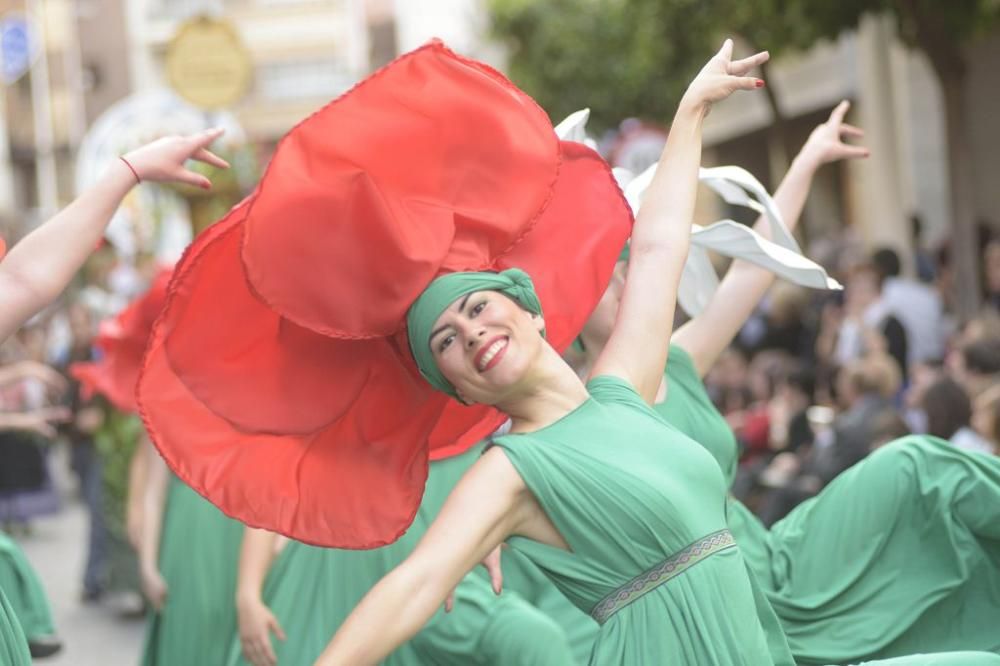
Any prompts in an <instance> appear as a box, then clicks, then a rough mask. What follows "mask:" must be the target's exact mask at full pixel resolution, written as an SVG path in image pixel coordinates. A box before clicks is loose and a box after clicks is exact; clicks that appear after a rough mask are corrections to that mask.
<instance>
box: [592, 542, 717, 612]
mask: <svg viewBox="0 0 1000 666" xmlns="http://www.w3.org/2000/svg"><path fill="white" fill-rule="evenodd" d="M735 545H736V542H735V541H734V540H733V535H732V534H730V533H729V530H719V531H718V532H713V533H712V534H709V535H708V536H706V537H703V538H701V539H698V540H697V541H695V542H694V543H692V544H691V545H690V546H687V547H686V548H684V549H683V550H681V551H680V552H677V553H674V554H673V555H671V556H670V557H668V558H667V559H665V560H664V561H663V562H660V563H659V564H657V565H656V566H655V567H653V568H651V569H647V570H646V571H644V572H643V573H641V574H639V575H638V576H636V577H635V578H633V579H632V580H630V581H629V582H627V583H625V584H624V585H622V586H621V587H619V588H618V589H616V590H615V591H613V592H611V593H610V594H608V595H607V596H606V597H604V598H603V599H601V600H600V601H599V602H598V603H597V605H596V606H594V608H593V610H591V611H590V616H591V617H593V618H594V619H595V620H597V622H598V624H604V623H605V622H607V621H608V619H609V618H610V617H611V616H612V615H614V614H615V613H617V612H618V611H619V610H621V609H622V608H624V607H625V606H628V605H629V604H630V603H632V602H633V601H635V600H636V599H638V598H639V597H641V596H643V595H644V594H647V593H649V592H652V591H653V590H655V589H656V588H658V587H659V586H660V585H663V584H664V583H666V582H667V581H669V580H670V579H672V578H676V577H677V576H680V575H681V574H682V573H684V572H685V571H687V570H688V569H690V568H691V567H693V566H694V565H696V564H698V563H699V562H701V561H702V560H705V559H708V558H709V557H711V556H712V555H714V554H716V553H718V552H719V551H722V550H726V549H728V548H733V547H734V546H735Z"/></svg>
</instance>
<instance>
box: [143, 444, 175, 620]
mask: <svg viewBox="0 0 1000 666" xmlns="http://www.w3.org/2000/svg"><path fill="white" fill-rule="evenodd" d="M143 445H144V446H148V447H150V449H152V446H153V445H152V443H151V442H150V441H149V440H148V439H147V438H144V441H143ZM146 459H147V461H148V463H149V471H148V472H147V476H146V493H145V499H146V501H145V506H144V507H143V512H142V514H143V515H142V540H141V543H140V544H139V575H140V579H141V582H142V591H143V593H144V594H145V595H146V598H147V599H148V600H149V603H150V604H152V606H153V608H155V609H156V610H157V611H159V610H161V609H162V608H163V602H164V601H166V599H167V591H168V590H167V583H166V581H164V580H163V576H161V575H160V531H161V528H162V526H163V510H164V506H165V504H166V500H167V485H168V484H169V482H170V473H169V472H168V471H167V463H166V462H164V461H163V458H161V457H160V454H159V453H157V452H156V451H155V450H150V451H149V453H148V454H147V458H146Z"/></svg>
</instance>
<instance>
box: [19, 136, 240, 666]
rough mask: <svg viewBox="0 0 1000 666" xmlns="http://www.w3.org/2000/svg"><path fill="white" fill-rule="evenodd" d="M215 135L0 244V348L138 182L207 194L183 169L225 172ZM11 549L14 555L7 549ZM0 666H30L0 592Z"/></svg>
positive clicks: (126, 171)
mask: <svg viewBox="0 0 1000 666" xmlns="http://www.w3.org/2000/svg"><path fill="white" fill-rule="evenodd" d="M221 135H222V130H208V131H205V132H201V133H199V134H194V135H192V136H187V137H166V138H163V139H159V140H158V141H154V142H153V143H151V144H149V145H146V146H143V147H142V148H138V149H137V150H134V151H132V152H130V153H127V154H126V155H124V156H123V157H122V158H121V159H120V160H118V161H116V162H115V163H114V164H113V165H112V166H111V167H109V169H108V171H107V173H106V174H105V175H104V177H103V178H101V180H100V181H98V182H97V183H96V184H95V185H94V186H93V187H91V188H90V189H88V190H87V191H85V192H84V193H83V194H81V195H80V196H79V197H78V198H77V199H76V200H75V201H73V203H71V204H70V205H69V206H67V207H66V208H65V209H64V210H62V211H60V212H59V213H58V214H56V215H55V216H54V217H53V218H52V219H51V220H49V221H47V222H46V223H44V224H43V225H42V226H41V227H39V228H38V229H36V230H35V231H33V232H31V233H30V234H28V235H27V236H25V238H24V239H23V240H22V241H20V242H19V243H18V244H17V245H15V246H14V247H13V248H11V250H10V253H9V254H7V256H6V257H4V250H5V246H4V244H3V242H2V239H0V260H2V261H0V341H3V340H4V339H6V338H7V336H8V335H10V334H11V333H13V332H14V331H15V330H17V328H18V327H19V326H20V325H21V324H23V323H24V322H25V320H27V319H28V318H30V317H31V316H32V315H34V314H35V313H37V312H38V311H39V310H41V309H42V308H44V307H45V306H46V305H48V304H49V303H51V302H52V301H53V300H55V299H56V297H57V296H58V295H59V293H60V292H62V290H63V289H64V288H65V287H66V285H67V284H69V281H70V280H71V279H72V278H73V275H74V274H75V273H76V271H77V270H78V269H79V268H80V266H82V265H83V262H84V261H85V260H86V259H87V257H88V256H89V255H90V252H91V250H92V249H93V248H94V246H96V245H97V243H98V241H100V239H101V236H102V235H103V234H104V229H105V227H107V225H108V222H110V221H111V216H112V215H113V214H114V212H115V210H116V209H117V208H118V205H119V204H120V203H121V201H122V199H124V198H125V195H126V194H128V192H129V191H130V190H131V189H132V188H133V187H135V185H136V184H137V183H139V182H141V181H150V182H178V183H186V184H188V185H194V186H196V187H202V188H204V189H208V188H209V187H211V184H210V183H209V181H208V179H207V178H205V177H204V176H201V175H199V174H196V173H194V172H192V171H189V170H188V169H186V168H185V167H184V163H185V162H186V161H187V160H188V159H195V160H199V161H202V162H206V163H208V164H211V165H213V166H217V167H220V168H225V167H227V166H228V165H227V164H226V162H225V161H224V160H222V159H221V158H219V157H217V156H216V155H214V154H212V153H211V152H209V150H208V146H209V145H210V144H211V143H212V142H213V141H215V140H216V139H217V138H219V136H221ZM10 547H12V548H16V546H14V545H13V544H11V545H10ZM0 662H2V663H3V664H13V665H14V666H22V665H27V664H30V663H31V656H30V654H29V653H28V646H27V642H26V640H25V638H24V632H23V631H22V629H21V626H20V623H19V622H18V620H17V618H16V617H15V615H14V611H13V608H12V607H11V606H10V604H9V602H8V600H7V598H6V596H5V595H4V591H3V589H0Z"/></svg>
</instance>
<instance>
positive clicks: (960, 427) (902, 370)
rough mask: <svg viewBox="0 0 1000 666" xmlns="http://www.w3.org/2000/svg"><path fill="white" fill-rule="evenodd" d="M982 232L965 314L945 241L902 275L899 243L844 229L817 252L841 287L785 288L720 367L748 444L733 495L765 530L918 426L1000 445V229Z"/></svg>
mask: <svg viewBox="0 0 1000 666" xmlns="http://www.w3.org/2000/svg"><path fill="white" fill-rule="evenodd" d="M914 230H915V232H916V231H918V230H919V222H918V221H917V220H914ZM980 236H981V239H980V245H979V247H981V248H982V257H981V266H982V268H983V271H982V274H983V275H982V277H983V279H982V287H983V294H982V296H983V299H982V300H983V304H984V305H983V307H982V310H981V311H980V312H979V314H978V315H977V316H975V317H974V318H972V319H970V320H968V321H965V322H961V321H959V320H958V318H957V317H956V316H955V314H954V307H953V300H954V299H953V295H952V294H953V292H952V287H953V283H952V276H953V268H954V266H953V264H952V263H951V257H950V253H949V247H948V245H947V243H945V244H943V245H941V246H940V247H938V248H936V249H934V250H923V249H921V250H919V251H918V252H917V253H916V255H915V259H914V263H915V266H914V267H913V270H912V271H909V272H904V270H903V265H902V262H901V259H900V256H899V254H898V253H897V252H896V251H894V250H893V249H890V248H876V249H875V250H874V251H871V252H865V251H864V250H862V249H861V247H860V244H859V243H857V242H854V241H853V239H852V237H851V234H850V233H849V232H845V233H844V234H843V235H842V236H841V237H839V238H838V239H837V240H835V241H833V242H830V241H829V240H827V239H824V242H823V243H816V244H814V246H815V247H814V254H813V256H814V257H815V258H816V259H817V260H819V261H820V262H821V263H823V264H824V265H825V266H826V267H827V268H828V270H829V271H830V273H831V275H834V276H835V277H837V278H838V279H839V280H840V282H841V283H842V284H843V285H844V289H843V291H833V292H816V291H809V290H806V289H802V288H799V287H796V286H793V285H790V284H788V283H783V282H779V283H777V284H776V285H775V287H774V288H773V289H772V290H771V292H770V294H769V295H768V297H767V298H766V299H765V301H764V302H763V303H762V305H761V306H760V307H759V308H758V310H757V312H756V313H755V315H754V316H753V317H752V318H751V320H750V321H749V322H748V323H747V324H746V326H744V328H743V329H742V331H741V333H740V335H739V336H738V338H737V340H736V341H735V343H734V344H733V345H732V346H731V347H730V348H729V349H728V350H727V351H726V352H725V354H724V355H723V356H722V358H721V359H720V360H719V362H718V363H717V364H716V366H715V367H714V368H713V369H712V370H711V372H710V373H709V375H708V377H707V378H706V385H707V387H708V389H709V393H710V395H711V396H712V399H713V401H714V402H715V403H716V405H717V406H718V407H719V409H720V410H721V411H722V412H723V413H724V414H725V415H726V418H727V420H728V421H729V423H730V425H731V426H732V428H733V430H734V431H735V432H736V434H737V437H738V439H739V442H740V446H741V458H740V469H739V474H738V477H737V482H736V484H735V486H734V493H735V494H736V495H737V496H738V497H740V499H742V500H744V501H745V502H747V503H748V505H749V506H751V507H753V508H754V510H755V511H756V512H757V513H758V515H760V517H761V518H762V520H763V521H764V522H765V523H766V524H768V525H770V524H773V523H774V522H775V521H777V520H779V519H781V518H782V517H783V516H785V515H786V514H787V513H788V512H789V511H790V510H791V509H792V508H794V507H795V506H796V505H797V504H799V503H800V502H802V501H804V500H806V499H808V498H809V497H812V496H814V495H816V494H817V493H818V492H819V491H820V490H822V488H823V487H824V486H826V485H827V484H828V483H830V482H831V481H833V479H834V478H835V477H836V476H837V475H838V474H840V473H841V472H843V471H844V470H846V469H847V468H848V467H850V466H851V465H853V464H854V463H856V462H858V461H859V460H861V459H862V458H864V457H865V456H866V455H868V453H870V452H871V451H872V450H874V449H875V448H877V447H879V446H881V445H882V444H885V443H886V442H889V441H891V440H893V439H895V438H897V437H900V436H902V435H905V434H907V433H921V434H930V435H934V436H937V437H940V438H942V439H946V440H949V441H950V442H951V443H952V444H953V445H955V446H956V447H959V448H962V449H967V450H971V451H979V452H985V453H990V454H998V453H1000V374H998V373H1000V309H998V308H1000V236H996V235H992V234H991V233H990V232H988V231H986V230H985V229H984V230H983V231H982V232H981V233H980ZM907 274H913V275H914V277H907Z"/></svg>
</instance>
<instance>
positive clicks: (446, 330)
mask: <svg viewBox="0 0 1000 666" xmlns="http://www.w3.org/2000/svg"><path fill="white" fill-rule="evenodd" d="M544 327H545V323H544V321H543V320H542V318H541V317H539V316H537V315H532V314H531V313H529V312H527V311H526V310H524V309H522V308H521V306H519V305H518V304H517V303H515V302H514V301H513V300H511V299H509V298H507V297H506V296H504V295H503V294H500V293H498V292H495V291H477V292H473V293H471V294H467V295H466V296H463V297H462V298H460V299H458V300H457V301H455V302H454V303H452V304H451V305H449V306H448V309H447V310H445V311H444V312H443V313H442V314H441V316H440V317H438V318H437V321H436V322H434V328H433V329H432V333H431V337H430V346H431V352H432V353H433V354H434V360H435V361H436V362H437V365H438V368H439V369H440V370H441V374H443V375H444V376H445V379H447V380H448V381H449V382H451V384H452V385H453V386H454V387H455V388H456V389H457V391H458V394H459V396H461V398H462V400H464V401H465V402H469V403H472V402H477V403H483V404H491V405H492V404H496V403H498V402H501V401H503V399H504V398H505V397H507V396H508V395H510V394H511V393H512V392H515V391H517V390H518V389H519V388H521V387H522V386H523V384H524V382H525V381H526V379H527V378H528V377H530V373H529V370H530V369H531V367H532V365H533V364H534V362H535V361H536V359H538V358H540V356H541V354H542V351H543V349H544V345H545V341H544V340H543V339H542V336H541V331H542V330H543V329H544Z"/></svg>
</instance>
